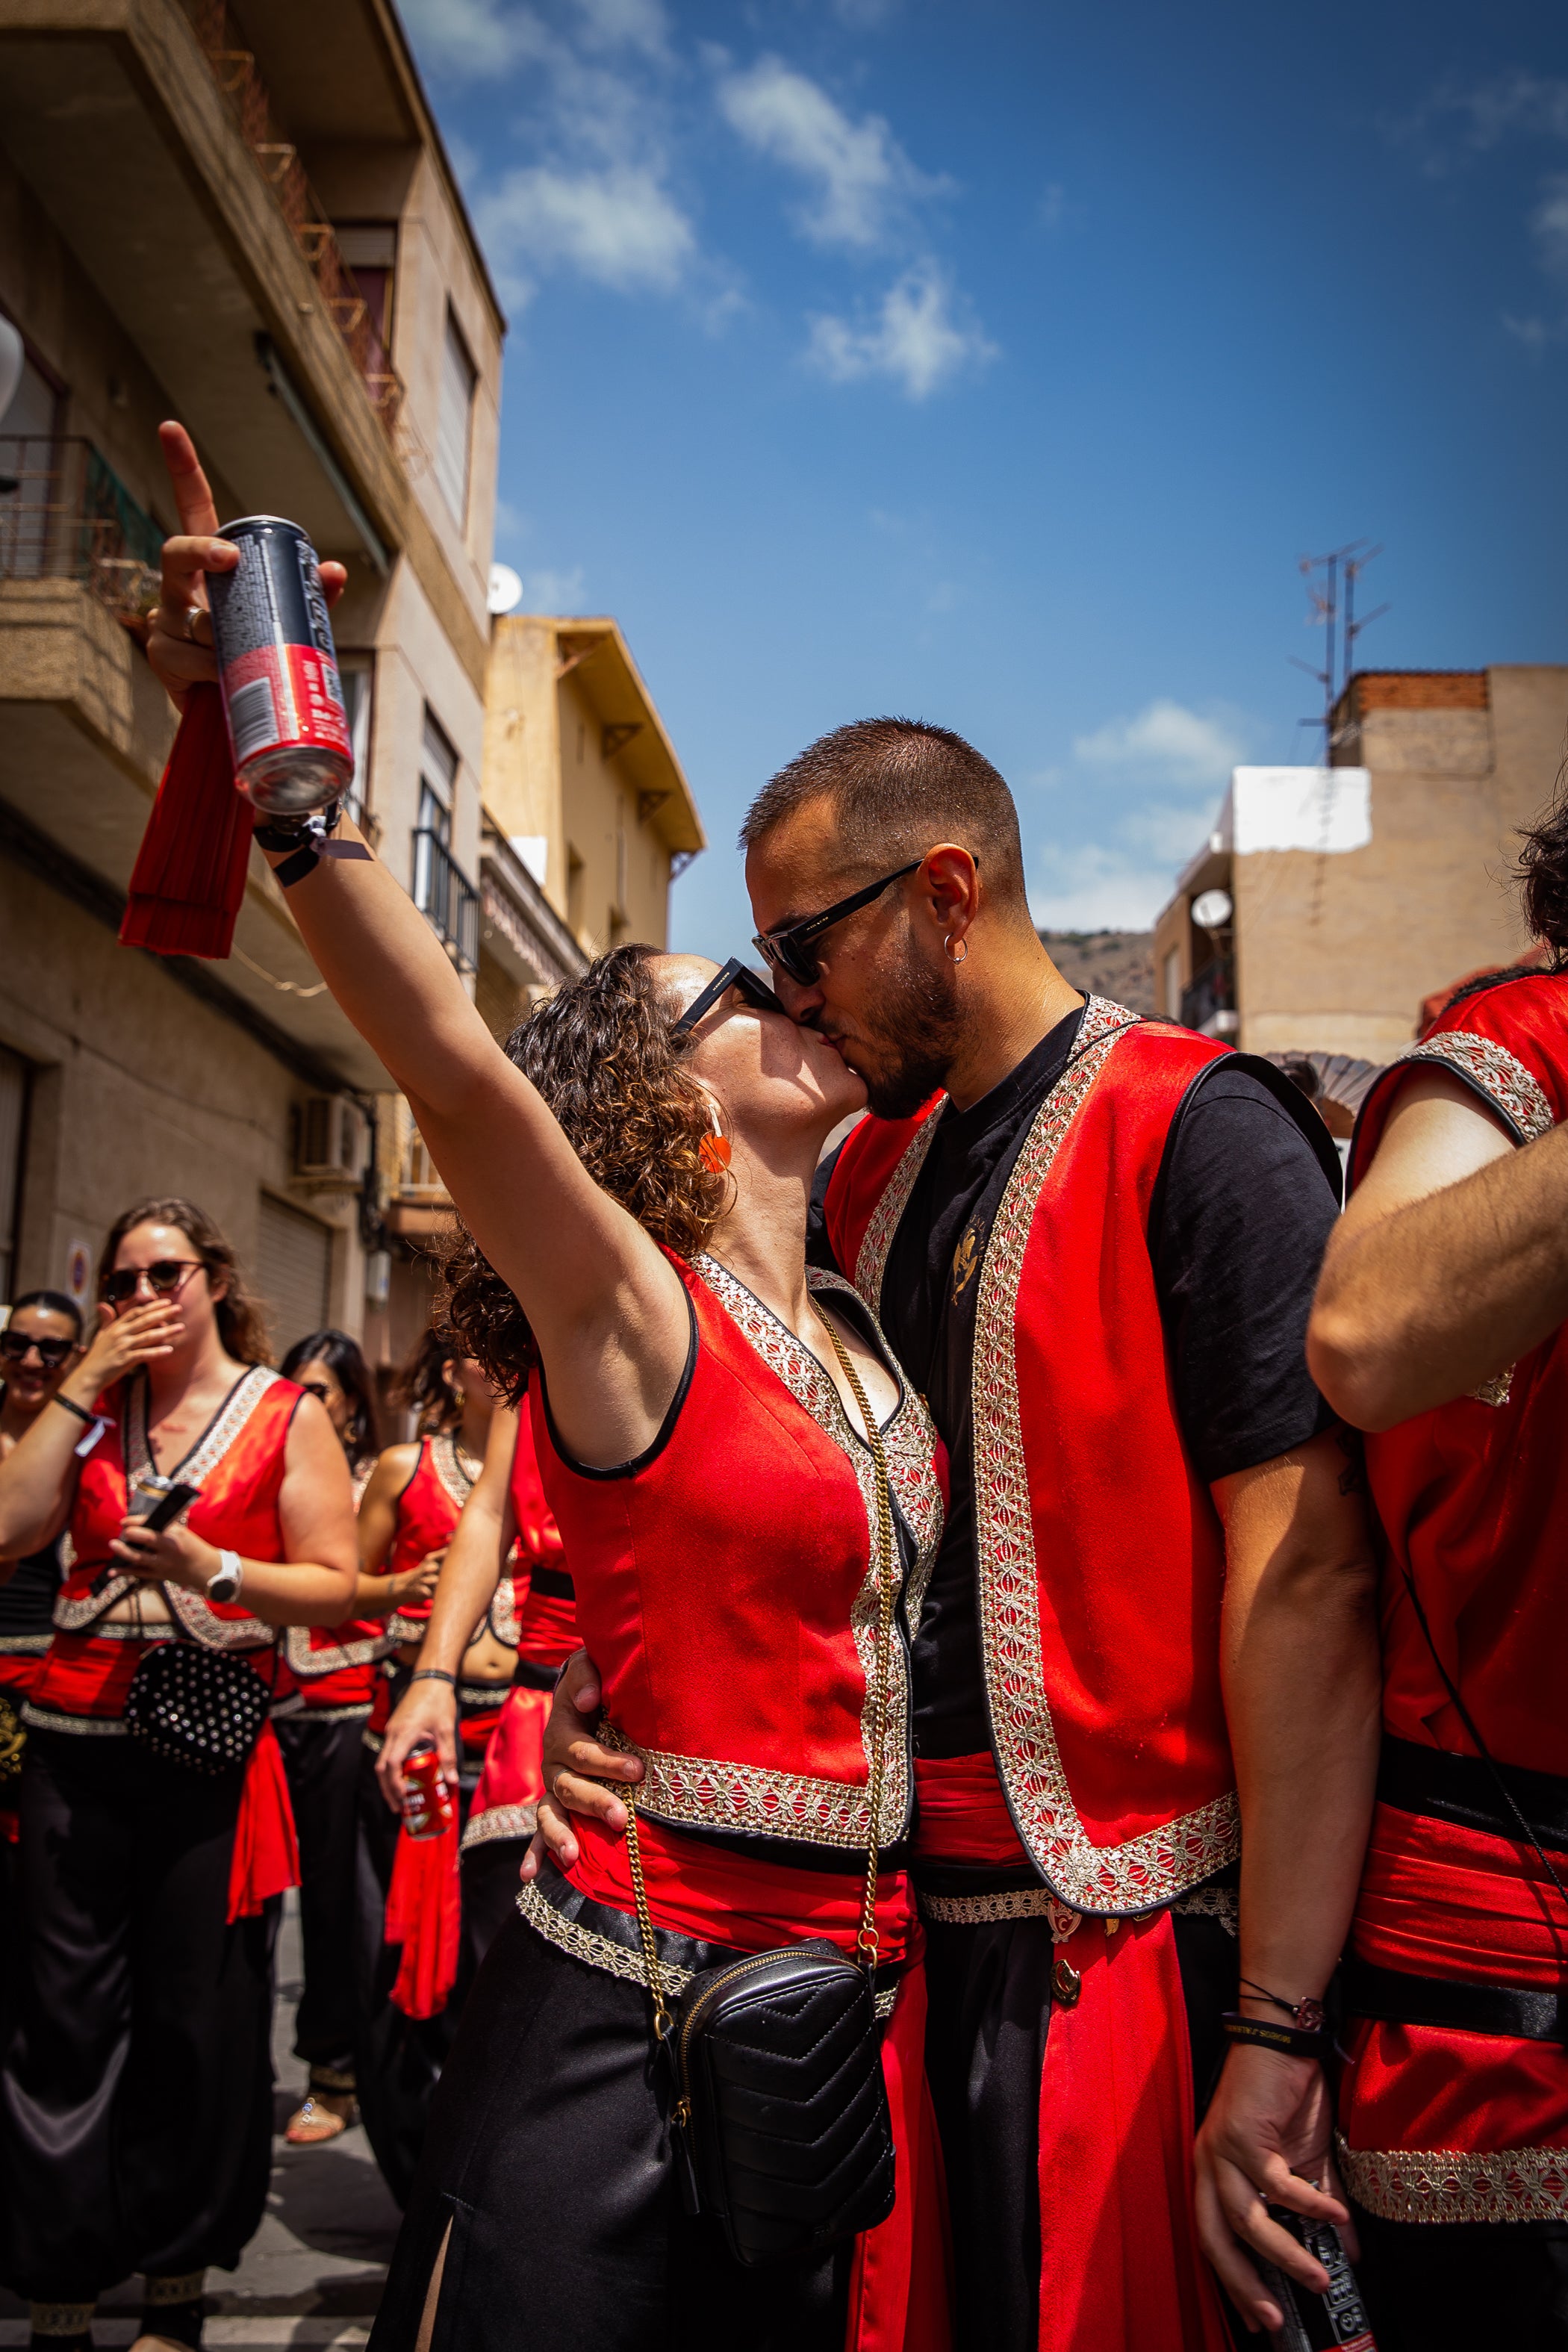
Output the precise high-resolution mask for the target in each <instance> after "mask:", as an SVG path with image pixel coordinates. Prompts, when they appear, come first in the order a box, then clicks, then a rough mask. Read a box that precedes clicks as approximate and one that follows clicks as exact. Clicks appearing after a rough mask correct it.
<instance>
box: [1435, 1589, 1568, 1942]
mask: <svg viewBox="0 0 1568 2352" xmlns="http://www.w3.org/2000/svg"><path fill="white" fill-rule="evenodd" d="M1399 1572H1400V1574H1401V1576H1403V1578H1404V1579H1405V1591H1406V1592H1408V1593H1409V1595H1410V1605H1411V1607H1412V1608H1413V1609H1414V1610H1415V1622H1416V1623H1417V1624H1418V1625H1419V1626H1420V1628H1421V1631H1422V1633H1423V1634H1424V1635H1425V1636H1426V1647H1427V1648H1428V1649H1429V1650H1430V1651H1431V1653H1432V1664H1434V1665H1435V1666H1436V1669H1437V1672H1438V1674H1439V1675H1441V1676H1442V1678H1443V1687H1444V1689H1445V1690H1446V1691H1447V1694H1448V1696H1449V1698H1450V1699H1451V1700H1452V1701H1453V1706H1454V1712H1455V1714H1456V1715H1457V1716H1458V1718H1459V1721H1460V1722H1461V1723H1462V1724H1463V1725H1464V1727H1465V1729H1466V1730H1467V1731H1468V1733H1469V1735H1470V1738H1472V1739H1473V1740H1474V1741H1475V1743H1476V1748H1477V1750H1478V1752H1479V1755H1480V1757H1481V1759H1482V1761H1483V1762H1484V1763H1485V1765H1486V1768H1487V1769H1488V1771H1489V1773H1490V1774H1491V1776H1492V1780H1493V1781H1494V1782H1495V1784H1496V1787H1497V1791H1498V1794H1499V1796H1500V1797H1501V1799H1502V1801H1503V1803H1504V1805H1505V1806H1506V1808H1507V1810H1508V1811H1510V1813H1511V1814H1512V1815H1513V1818H1514V1820H1515V1821H1516V1822H1518V1823H1519V1826H1520V1830H1521V1835H1522V1838H1523V1841H1524V1843H1527V1844H1529V1845H1531V1846H1533V1847H1534V1849H1535V1857H1536V1860H1537V1861H1538V1862H1539V1863H1540V1864H1541V1867H1542V1870H1543V1871H1544V1872H1545V1873H1546V1875H1547V1877H1548V1878H1549V1879H1550V1880H1551V1881H1552V1885H1553V1886H1555V1888H1556V1889H1557V1892H1558V1894H1559V1895H1561V1896H1562V1897H1563V1903H1564V1905H1565V1906H1568V1886H1564V1885H1563V1881H1562V1879H1561V1878H1560V1877H1559V1876H1558V1874H1557V1872H1556V1871H1555V1869H1554V1868H1553V1867H1552V1863H1551V1862H1550V1860H1549V1859H1548V1857H1547V1855H1546V1853H1545V1851H1544V1849H1543V1847H1542V1843H1541V1840H1540V1839H1539V1838H1538V1837H1537V1836H1536V1834H1535V1832H1534V1830H1533V1829H1532V1828H1531V1824H1530V1822H1528V1821H1527V1820H1526V1819H1525V1816H1524V1811H1523V1809H1522V1808H1521V1805H1520V1802H1519V1800H1518V1799H1517V1798H1516V1797H1515V1795H1514V1793H1513V1790H1511V1789H1510V1787H1509V1785H1508V1782H1507V1780H1505V1779H1504V1778H1503V1770H1502V1767H1501V1765H1500V1763H1499V1762H1498V1760H1497V1759H1496V1758H1495V1757H1494V1756H1493V1754H1492V1752H1491V1749H1490V1748H1489V1747H1488V1746H1487V1743H1486V1741H1485V1740H1484V1739H1483V1738H1481V1735H1480V1733H1479V1730H1478V1729H1477V1727H1476V1723H1475V1718H1474V1717H1473V1716H1472V1715H1471V1713H1470V1710H1469V1708H1468V1706H1466V1705H1465V1702H1464V1700H1463V1699H1462V1698H1461V1697H1460V1696H1459V1686H1458V1683H1456V1682H1455V1680H1454V1678H1453V1676H1452V1675H1450V1674H1449V1672H1448V1669H1447V1666H1446V1665H1445V1664H1443V1660H1442V1657H1441V1655H1440V1654H1439V1652H1438V1648H1437V1644H1436V1642H1435V1641H1434V1639H1433V1638H1432V1628H1431V1626H1430V1625H1429V1624H1428V1622H1427V1621H1426V1610H1425V1609H1424V1608H1423V1607H1422V1605H1421V1595H1420V1594H1419V1593H1418V1592H1417V1591H1416V1590H1415V1578H1414V1577H1413V1576H1412V1575H1411V1573H1410V1570H1409V1567H1408V1565H1407V1564H1406V1563H1405V1561H1404V1560H1403V1559H1402V1560H1401V1561H1400V1563H1399Z"/></svg>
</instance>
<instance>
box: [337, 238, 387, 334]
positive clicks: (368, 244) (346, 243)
mask: <svg viewBox="0 0 1568 2352" xmlns="http://www.w3.org/2000/svg"><path fill="white" fill-rule="evenodd" d="M337 239H338V251H339V252H340V253H341V254H342V257H343V259H344V260H345V261H346V262H347V263H348V266H349V268H351V269H352V270H353V274H354V284H355V285H356V286H357V287H358V289H359V290H360V292H361V294H363V297H364V307H365V310H366V311H367V312H368V313H369V317H370V323H371V328H372V330H373V331H374V335H375V339H376V341H377V342H379V343H380V345H381V347H382V350H383V351H384V352H390V351H391V349H392V282H393V273H394V271H395V268H396V267H397V224H396V222H395V221H353V222H350V223H346V224H340V225H339V226H338V229H337Z"/></svg>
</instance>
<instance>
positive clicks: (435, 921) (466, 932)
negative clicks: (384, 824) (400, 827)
mask: <svg viewBox="0 0 1568 2352" xmlns="http://www.w3.org/2000/svg"><path fill="white" fill-rule="evenodd" d="M414 903H415V905H416V907H417V908H418V909H419V911H420V913H421V914H422V915H423V916H424V918H425V919H426V922H427V923H428V924H429V926H430V928H431V929H432V930H433V931H434V932H435V934H436V936H437V939H438V940H440V942H441V944H442V946H443V947H444V948H445V949H446V950H447V954H448V955H449V956H450V957H451V959H452V961H453V962H454V963H455V964H456V965H457V967H458V971H463V972H469V971H478V969H479V892H478V891H477V890H476V889H475V887H474V886H473V884H472V883H471V882H470V881H469V880H468V876H467V875H466V874H465V873H464V872H463V870H462V868H461V866H458V864H457V862H456V860H455V859H454V857H453V856H452V853H451V851H450V850H449V849H448V848H447V845H446V843H445V842H444V841H443V840H442V839H441V838H440V835H438V834H436V833H433V832H432V831H431V830H430V828H429V827H428V826H427V825H421V826H420V827H419V828H418V830H417V831H416V833H415V835H414Z"/></svg>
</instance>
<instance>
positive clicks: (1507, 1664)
mask: <svg viewBox="0 0 1568 2352" xmlns="http://www.w3.org/2000/svg"><path fill="white" fill-rule="evenodd" d="M1412 1066H1415V1068H1417V1069H1420V1068H1422V1067H1424V1066H1430V1067H1432V1068H1434V1069H1440V1070H1445V1071H1447V1073H1448V1074H1449V1075H1450V1076H1454V1077H1457V1078H1458V1079H1460V1080H1461V1081H1462V1082H1463V1083H1464V1084H1465V1085H1466V1086H1467V1087H1470V1088H1471V1089H1472V1090H1473V1091H1474V1092H1475V1093H1476V1094H1477V1095H1478V1096H1479V1097H1480V1099H1481V1100H1482V1101H1483V1102H1485V1103H1486V1104H1487V1105H1488V1106H1489V1108H1491V1110H1492V1111H1494V1112H1495V1113H1496V1115H1497V1116H1498V1118H1500V1120H1501V1121H1502V1123H1503V1125H1504V1126H1505V1127H1506V1128H1507V1129H1508V1131H1509V1133H1510V1135H1511V1136H1512V1137H1513V1139H1514V1140H1515V1141H1516V1142H1517V1143H1519V1144H1525V1143H1530V1142H1532V1141H1533V1140H1534V1139H1536V1138H1537V1137H1540V1136H1542V1135H1545V1134H1547V1133H1549V1132H1550V1131H1551V1129H1552V1128H1553V1127H1554V1126H1556V1125H1558V1124H1559V1123H1560V1122H1561V1121H1562V1119H1563V1118H1564V1117H1565V1116H1568V979H1563V978H1558V977H1555V976H1552V975H1549V974H1541V975H1532V976H1531V978H1529V979H1524V980H1516V981H1509V982H1503V983H1502V984H1500V986H1498V987H1496V988H1490V989H1488V990H1486V991H1485V992H1482V993H1481V994H1479V995H1478V996H1474V997H1471V998H1469V999H1468V1001H1467V1002H1465V1003H1462V1004H1458V1005H1456V1006H1454V1007H1453V1008H1451V1010H1450V1011H1449V1012H1447V1013H1445V1014H1444V1015H1443V1016H1442V1018H1441V1019H1440V1020H1439V1021H1438V1022H1437V1023H1436V1024H1435V1026H1434V1027H1433V1028H1432V1029H1431V1030H1429V1031H1428V1032H1427V1034H1426V1036H1425V1037H1423V1039H1422V1040H1421V1042H1420V1044H1419V1045H1415V1046H1412V1047H1411V1048H1410V1050H1409V1051H1408V1052H1407V1053H1406V1054H1405V1055H1401V1057H1400V1059H1399V1061H1398V1062H1397V1063H1395V1064H1394V1066H1393V1067H1392V1068H1390V1069H1389V1070H1388V1071H1386V1072H1385V1073H1384V1075H1383V1076H1382V1077H1381V1078H1380V1079H1379V1080H1378V1082H1377V1084H1376V1086H1375V1087H1374V1088H1373V1092H1372V1093H1371V1094H1370V1095H1369V1096H1368V1097H1367V1100H1366V1102H1365V1105H1364V1106H1363V1110H1362V1115H1361V1118H1360V1120H1359V1122H1358V1124H1357V1128H1356V1135H1355V1141H1354V1145H1353V1147H1352V1157H1351V1181H1352V1186H1353V1185H1354V1184H1356V1183H1358V1182H1359V1181H1361V1179H1362V1177H1363V1176H1364V1174H1365V1173H1366V1171H1367V1169H1368V1167H1369V1166H1370V1165H1371V1162H1372V1159H1373V1153H1374V1152H1375V1151H1376V1149H1377V1146H1378V1143H1379V1141H1380V1140H1381V1139H1382V1136H1383V1132H1384V1127H1385V1125H1386V1123H1387V1118H1388V1115H1389V1112H1390V1110H1391V1109H1392V1108H1393V1106H1394V1097H1395V1095H1396V1093H1397V1091H1398V1087H1399V1083H1400V1081H1401V1080H1402V1079H1403V1078H1404V1077H1405V1076H1408V1074H1409V1072H1410V1069H1411V1067H1412ZM1565 1427H1568V1328H1565V1327H1563V1326H1559V1328H1557V1330H1555V1331H1554V1332H1553V1333H1552V1335H1551V1337H1550V1338H1549V1339H1544V1340H1542V1343H1541V1344H1540V1346H1539V1347H1536V1348H1533V1349H1531V1350H1530V1352H1529V1353H1528V1354H1527V1355H1525V1356H1521V1358H1520V1360H1519V1361H1518V1362H1517V1363H1515V1364H1512V1365H1510V1366H1509V1368H1508V1369H1507V1370H1506V1371H1504V1372H1502V1373H1500V1375H1499V1376H1498V1377H1497V1378H1496V1379H1494V1380H1491V1381H1488V1382H1487V1383H1486V1385H1485V1386H1484V1387H1483V1388H1481V1389H1479V1390H1478V1391H1476V1392H1475V1393H1474V1394H1473V1395H1471V1396H1468V1397H1460V1398H1457V1399H1455V1400H1454V1401H1453V1402H1451V1403H1448V1404H1445V1405H1439V1406H1437V1407H1436V1409H1435V1410H1434V1411H1433V1412H1424V1413H1418V1414H1417V1415H1416V1416H1415V1419H1414V1420H1411V1421H1406V1422H1402V1423H1399V1424H1398V1426H1397V1427H1395V1428H1394V1429H1389V1430H1384V1431H1382V1432H1380V1433H1375V1434H1373V1435H1370V1436H1369V1437H1368V1438H1367V1440H1366V1464H1367V1475H1368V1479H1369V1482H1370V1485H1371V1487H1372V1494H1373V1502H1374V1504H1375V1506H1376V1510H1377V1517H1378V1520H1379V1523H1380V1526H1381V1530H1382V1538H1383V1545H1384V1567H1383V1579H1382V1593H1381V1601H1382V1618H1383V1653H1384V1702H1383V1717H1384V1728H1385V1730H1386V1731H1387V1732H1388V1733H1389V1734H1391V1735H1392V1736H1393V1737H1394V1738H1395V1739H1399V1740H1404V1741H1407V1742H1409V1743H1411V1744H1412V1745H1414V1746H1415V1747H1416V1748H1427V1749H1436V1750H1440V1751H1444V1752H1446V1753H1447V1754H1449V1755H1463V1756H1472V1757H1473V1756H1474V1755H1475V1754H1476V1748H1475V1744H1474V1742H1473V1741H1472V1740H1471V1738H1470V1737H1469V1735H1468V1732H1467V1731H1466V1729H1465V1727H1464V1724H1463V1721H1462V1720H1461V1718H1460V1717H1459V1715H1458V1710H1457V1709H1456V1708H1455V1706H1454V1705H1453V1702H1452V1700H1451V1699H1450V1698H1449V1696H1448V1694H1447V1689H1446V1688H1445V1686H1444V1682H1443V1677H1442V1675H1440V1674H1439V1672H1438V1670H1437V1667H1436V1663H1435V1662H1434V1659H1433V1656H1432V1652H1431V1649H1430V1648H1429V1647H1428V1645H1427V1643H1426V1638H1425V1636H1424V1635H1423V1633H1422V1632H1421V1628H1420V1624H1419V1622H1418V1620H1417V1618H1416V1615H1415V1608H1414V1606H1413V1604H1412V1602H1411V1600H1410V1595H1409V1591H1408V1588H1407V1586H1406V1583H1405V1572H1406V1571H1407V1572H1408V1574H1409V1576H1410V1577H1411V1579H1412V1580H1413V1581H1414V1583H1415V1590H1416V1591H1417V1593H1418V1594H1419V1596H1420V1599H1421V1602H1422V1605H1423V1607H1424V1609H1425V1611H1426V1619H1427V1622H1428V1624H1429V1626H1430V1628H1431V1632H1432V1638H1433V1640H1434V1642H1435V1643H1436V1646H1437V1650H1438V1653H1439V1654H1440V1655H1441V1657H1442V1660H1443V1664H1444V1665H1445V1667H1446V1668H1447V1673H1448V1675H1449V1676H1450V1677H1451V1679H1452V1681H1453V1682H1454V1684H1455V1685H1456V1687H1457V1688H1458V1691H1459V1694H1460V1696H1462V1698H1463V1699H1464V1701H1465V1705H1466V1706H1467V1708H1468V1712H1469V1714H1470V1717H1471V1718H1472V1720H1473V1721H1474V1723H1475V1724H1476V1726H1477V1727H1478V1729H1479V1732H1480V1734H1481V1737H1482V1738H1483V1739H1484V1740H1485V1742H1486V1744H1487V1746H1488V1748H1489V1749H1490V1751H1491V1754H1492V1756H1493V1757H1494V1759H1497V1760H1498V1761H1499V1762H1500V1763H1502V1764H1503V1765H1505V1766H1507V1765H1514V1766H1518V1767H1523V1768H1525V1769H1530V1770H1534V1771H1540V1772H1548V1773H1552V1774H1555V1775H1557V1776H1559V1777H1563V1776H1568V1715H1565V1712H1564V1708H1563V1695H1562V1654H1563V1623H1564V1618H1565V1614H1568V1558H1565V1555H1564V1550H1563V1520H1564V1514H1565V1511H1568V1458H1565V1455H1564V1450H1563V1431H1564V1428H1565ZM1499 1809H1500V1808H1499ZM1552 1859H1553V1860H1554V1862H1555V1863H1556V1864H1557V1870H1558V1875H1559V1877H1568V1869H1565V1868H1564V1864H1563V1856H1562V1855H1560V1854H1558V1855H1554V1856H1553V1857H1552ZM1562 1923H1563V1903H1562V1898H1561V1896H1560V1895H1558V1894H1557V1892H1556V1890H1555V1888H1554V1887H1552V1885H1551V1884H1550V1882H1549V1881H1548V1880H1547V1879H1546V1876H1545V1874H1544V1873H1543V1872H1542V1868H1541V1865H1540V1863H1539V1861H1538V1860H1537V1858H1536V1856H1535V1855H1534V1853H1532V1851H1531V1848H1530V1847H1529V1846H1528V1845H1525V1844H1523V1843H1521V1842H1517V1841H1515V1840H1513V1839H1511V1838H1504V1837H1498V1836H1493V1835H1489V1834H1488V1833H1487V1832H1484V1831H1481V1830H1477V1829H1473V1828H1468V1827H1465V1826H1461V1825H1460V1824H1459V1823H1458V1822H1450V1821H1447V1820H1442V1819H1436V1818H1433V1817H1432V1816H1430V1815H1428V1814H1425V1813H1420V1812H1413V1811H1406V1810H1405V1808H1404V1807H1402V1806H1395V1805H1393V1804H1389V1803H1380V1804H1379V1805H1378V1806H1377V1807H1376V1809H1375V1811H1374V1814H1373V1827H1372V1835H1371V1839H1370V1841H1369V1844H1368V1851H1367V1858H1366V1863H1365V1866H1364V1869H1363V1880H1362V1887H1361V1893H1360V1895H1359V1897H1358V1900H1357V1906H1356V1916H1355V1921H1354V1925H1353V1927H1352V1937H1351V1943H1352V1951H1353V1952H1354V1953H1355V1954H1356V1956H1357V1957H1358V1958H1361V1959H1363V1960H1364V1961H1367V1962H1369V1963H1371V1964H1372V1965H1373V1966H1374V1967H1382V1968H1384V1969H1393V1970H1394V1971H1396V1972H1397V1973H1399V1974H1401V1975H1405V1976H1414V1977H1417V1978H1449V1979H1463V1980H1465V1981H1467V1982H1480V1983H1484V1984H1493V1985H1506V1986H1511V1987H1515V1988H1518V1989H1521V1990H1533V1991H1539V1992H1559V1993H1560V1992H1561V1990H1562V1985H1563V1948H1564V1935H1563V1925H1562ZM1344 2042H1345V2047H1346V2049H1347V2051H1348V2053H1349V2063H1347V2065H1346V2068H1345V2071H1344V2075H1343V2079H1342V2083H1341V2086H1340V2097H1339V2113H1340V2124H1341V2128H1342V2150H1341V2153H1342V2168H1343V2170H1344V2171H1345V2173H1346V2176H1347V2178H1348V2179H1349V2182H1350V2185H1351V2187H1352V2189H1353V2191H1354V2193H1355V2195H1356V2197H1357V2198H1358V2199H1359V2200H1361V2202H1362V2203H1363V2204H1364V2205H1366V2206H1368V2207H1369V2208H1370V2209H1371V2210H1373V2212H1376V2213H1380V2214H1383V2215H1384V2216H1386V2217H1387V2218H1389V2219H1393V2220H1400V2221H1468V2222H1475V2221H1532V2220H1546V2219H1556V2220H1563V2219H1568V2074H1565V2072H1564V2067H1563V2051H1562V2049H1561V2047H1560V2046H1559V2045H1558V2044H1556V2043H1554V2042H1531V2041H1527V2040H1524V2039H1522V2038H1521V2039H1513V2038H1511V2037H1509V2036H1505V2035H1501V2034H1491V2033H1474V2032H1459V2031H1458V2030H1457V2029H1452V2028H1439V2027H1431V2026H1419V2025H1408V2024H1397V2023H1390V2022H1386V2021H1366V2020H1358V2021H1352V2023H1351V2025H1350V2026H1349V2027H1348V2028H1347V2030H1346V2032H1345V2035H1344Z"/></svg>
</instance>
